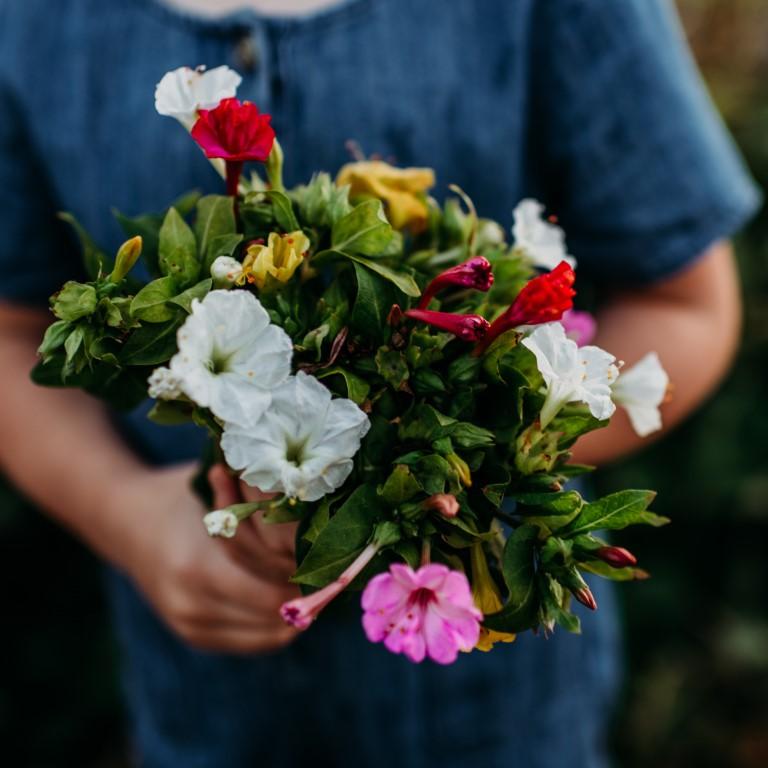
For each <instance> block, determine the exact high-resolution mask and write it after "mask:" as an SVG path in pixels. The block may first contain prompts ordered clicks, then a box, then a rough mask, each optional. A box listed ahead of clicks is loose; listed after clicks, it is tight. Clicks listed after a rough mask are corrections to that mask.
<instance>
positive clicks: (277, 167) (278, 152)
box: [265, 139, 285, 192]
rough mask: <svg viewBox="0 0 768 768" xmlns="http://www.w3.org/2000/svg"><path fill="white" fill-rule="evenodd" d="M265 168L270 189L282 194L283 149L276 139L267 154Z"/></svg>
mask: <svg viewBox="0 0 768 768" xmlns="http://www.w3.org/2000/svg"><path fill="white" fill-rule="evenodd" d="M265 168H266V171H267V179H268V180H269V185H270V187H272V189H277V190H280V191H281V192H282V191H283V189H285V187H283V148H282V147H281V146H280V142H279V141H278V140H277V139H275V142H274V144H273V145H272V151H271V152H270V153H269V157H268V158H267V162H266V164H265Z"/></svg>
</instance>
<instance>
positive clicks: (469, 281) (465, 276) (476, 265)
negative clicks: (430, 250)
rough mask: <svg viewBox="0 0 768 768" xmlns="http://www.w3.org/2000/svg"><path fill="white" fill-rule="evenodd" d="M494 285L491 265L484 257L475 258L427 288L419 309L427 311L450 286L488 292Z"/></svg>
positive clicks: (441, 276)
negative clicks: (434, 299) (440, 293)
mask: <svg viewBox="0 0 768 768" xmlns="http://www.w3.org/2000/svg"><path fill="white" fill-rule="evenodd" d="M492 285H493V272H492V271H491V264H490V262H489V261H488V259H486V258H485V257H484V256H474V257H473V258H471V259H469V260H468V261H465V262H464V263H463V264H459V265H457V266H455V267H451V268H450V269H446V270H445V272H442V273H440V274H439V275H438V276H437V277H436V278H435V279H434V280H432V282H431V283H430V284H429V285H428V286H427V287H426V289H425V290H424V293H423V294H422V296H421V300H420V301H419V309H425V308H426V307H427V306H428V305H429V302H430V301H431V300H432V298H433V296H435V295H436V294H437V293H438V292H439V291H442V290H443V289H444V288H448V287H449V286H459V287H463V288H473V289H474V290H476V291H483V292H485V291H488V290H490V288H491V286H492Z"/></svg>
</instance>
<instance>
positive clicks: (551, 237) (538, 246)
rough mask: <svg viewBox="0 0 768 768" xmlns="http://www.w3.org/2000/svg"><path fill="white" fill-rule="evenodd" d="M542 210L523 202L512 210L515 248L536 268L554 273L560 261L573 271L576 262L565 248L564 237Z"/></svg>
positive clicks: (532, 204)
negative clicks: (568, 265)
mask: <svg viewBox="0 0 768 768" xmlns="http://www.w3.org/2000/svg"><path fill="white" fill-rule="evenodd" d="M543 212H544V206H543V205H542V204H541V203H539V202H537V201H536V200H522V201H521V202H520V203H519V204H518V206H517V208H515V210H514V213H513V216H514V219H515V223H514V226H513V227H512V235H513V237H514V239H515V246H516V247H517V248H519V249H520V250H522V251H523V252H524V253H525V255H526V256H527V257H528V258H529V259H530V261H531V262H532V263H533V265H534V266H535V267H542V268H543V269H554V268H555V267H556V266H557V265H558V264H559V263H560V262H561V261H566V262H568V264H570V265H571V266H572V267H575V266H576V259H574V258H573V257H572V256H569V255H568V252H567V251H566V248H565V233H564V232H563V230H562V229H561V228H560V227H558V226H557V225H556V224H552V223H550V222H548V221H546V220H545V219H544V218H543V217H542V213H543Z"/></svg>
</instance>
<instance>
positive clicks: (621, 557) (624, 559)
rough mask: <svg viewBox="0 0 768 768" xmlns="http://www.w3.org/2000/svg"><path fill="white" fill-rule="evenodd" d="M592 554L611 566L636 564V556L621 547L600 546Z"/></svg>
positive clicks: (619, 566)
mask: <svg viewBox="0 0 768 768" xmlns="http://www.w3.org/2000/svg"><path fill="white" fill-rule="evenodd" d="M593 554H594V555H595V556H596V557H598V558H600V560H602V561H603V562H604V563H608V565H610V566H611V567H612V568H626V567H628V566H632V565H637V558H636V557H635V556H634V555H633V554H632V553H631V552H630V551H628V550H626V549H624V548H623V547H600V549H597V550H595V552H594V553H593Z"/></svg>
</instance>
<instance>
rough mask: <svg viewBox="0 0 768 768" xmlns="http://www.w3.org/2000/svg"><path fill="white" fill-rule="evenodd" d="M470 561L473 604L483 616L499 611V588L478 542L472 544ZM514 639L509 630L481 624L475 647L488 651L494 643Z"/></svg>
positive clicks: (500, 604)
mask: <svg viewBox="0 0 768 768" xmlns="http://www.w3.org/2000/svg"><path fill="white" fill-rule="evenodd" d="M470 561H471V565H472V599H473V600H474V601H475V605H476V606H477V607H478V608H479V609H480V610H481V611H482V612H483V615H484V616H485V615H489V614H491V613H496V612H497V611H500V610H501V609H502V607H503V603H502V602H501V595H500V594H499V588H498V587H497V586H496V582H495V581H494V580H493V578H492V576H491V573H490V571H489V570H488V561H487V560H486V559H485V553H484V552H483V545H482V544H481V543H480V542H478V543H477V544H473V545H472V551H471V553H470ZM514 640H515V635H513V634H510V633H509V632H497V631H496V630H495V629H487V628H486V627H483V626H481V627H480V638H479V639H478V641H477V645H475V648H477V650H478V651H490V650H491V648H493V644H494V643H511V642H513V641H514Z"/></svg>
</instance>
